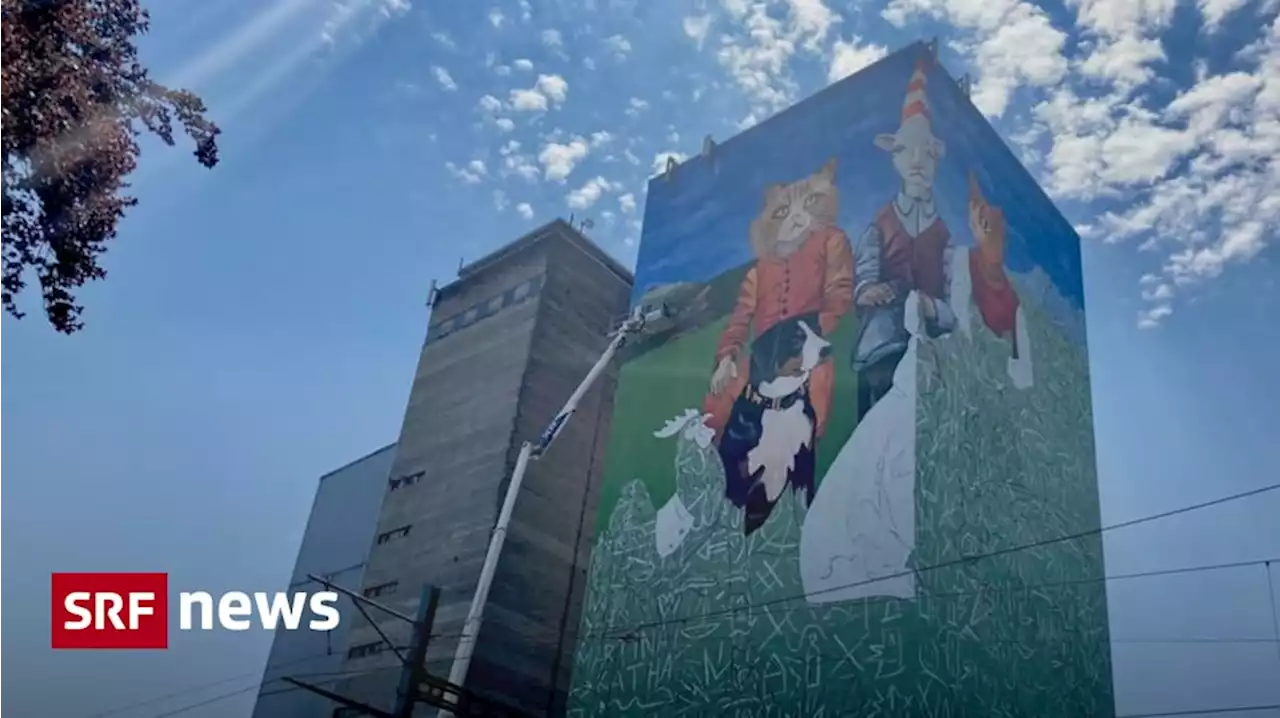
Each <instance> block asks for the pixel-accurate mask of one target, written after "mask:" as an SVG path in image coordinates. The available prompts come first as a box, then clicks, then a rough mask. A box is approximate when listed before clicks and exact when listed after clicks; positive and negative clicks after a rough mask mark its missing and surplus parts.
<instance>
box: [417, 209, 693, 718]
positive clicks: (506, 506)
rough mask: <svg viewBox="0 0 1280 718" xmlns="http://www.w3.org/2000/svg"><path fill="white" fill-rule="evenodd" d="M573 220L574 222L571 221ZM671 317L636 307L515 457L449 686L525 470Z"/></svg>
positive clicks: (480, 613) (462, 673) (476, 623)
mask: <svg viewBox="0 0 1280 718" xmlns="http://www.w3.org/2000/svg"><path fill="white" fill-rule="evenodd" d="M570 221H572V219H571V220H570ZM670 318H671V312H670V311H669V310H668V309H667V307H666V306H665V305H662V306H659V307H657V308H654V309H646V308H644V307H636V308H635V310H634V311H633V312H632V313H631V315H630V316H629V317H627V318H626V319H625V320H623V322H622V325H621V326H620V327H618V329H617V331H615V332H614V334H613V339H612V340H611V341H610V342H609V346H608V347H606V348H605V350H604V353H603V354H601V355H600V358H599V359H597V360H596V363H595V365H594V366H592V367H591V370H590V371H589V372H587V376H586V377H585V378H584V379H583V380H582V382H581V383H580V384H578V388H577V389H575V390H574V392H573V394H572V395H571V396H570V397H569V400H568V401H566V402H565V404H564V408H562V409H561V410H560V413H558V414H556V415H555V418H553V419H552V420H551V423H550V424H548V425H547V428H546V429H545V430H544V431H543V432H542V434H541V435H540V436H539V437H538V441H537V443H536V444H534V443H531V442H528V441H526V442H524V444H523V445H521V447H520V454H519V456H518V457H517V458H516V466H515V470H514V471H513V472H512V474H511V481H510V483H508V484H507V494H506V496H504V497H503V500H502V510H501V511H500V512H499V513H498V521H497V523H496V524H495V525H494V527H493V534H492V536H491V537H490V539H489V550H488V552H487V553H486V554H485V557H484V565H483V566H482V567H481V568H480V580H479V581H478V582H477V583H476V592H475V595H474V596H473V597H472V599H471V608H470V609H469V610H468V611H467V618H466V621H465V622H464V623H463V624H462V636H461V637H460V638H459V640H458V649H457V652H456V653H455V654H454V658H453V666H452V667H451V668H450V669H449V681H448V682H449V683H450V684H452V685H455V686H459V687H461V686H463V685H465V684H466V681H467V671H468V669H469V668H470V667H471V657H472V655H473V653H474V652H475V645H476V639H477V637H478V636H479V633H480V625H481V623H482V622H483V621H484V608H485V603H486V602H487V601H488V600H489V587H490V586H491V585H492V584H493V575H494V573H495V572H496V571H497V568H498V558H499V556H501V554H502V545H503V543H504V542H505V541H506V538H507V526H508V525H509V524H510V523H511V514H512V512H514V511H515V505H516V497H517V496H518V495H519V493H520V486H521V484H523V483H524V475H525V471H527V470H528V468H529V462H530V461H531V460H535V459H538V458H541V457H542V455H543V454H545V453H546V451H547V448H548V447H550V446H551V442H553V441H555V439H556V437H557V436H559V435H560V432H561V430H563V429H564V425H565V424H566V423H567V422H568V421H569V417H571V416H573V413H574V412H575V411H577V409H578V402H580V401H582V397H583V396H585V395H586V393H587V391H588V390H589V389H591V385H592V384H594V383H595V381H596V379H597V378H599V377H600V374H602V373H603V372H604V370H605V368H606V367H607V366H608V365H609V362H610V361H612V360H613V357H614V355H615V354H617V353H618V350H619V349H621V348H622V346H623V344H625V343H626V341H627V339H628V338H630V337H631V336H633V335H637V334H640V333H642V332H644V331H646V330H652V329H654V328H660V327H662V326H663V325H665V323H666V322H667V320H669V319H670ZM460 715H462V714H460V713H459V712H458V711H457V709H455V708H453V707H452V706H446V710H442V711H440V716H441V718H448V717H449V716H460Z"/></svg>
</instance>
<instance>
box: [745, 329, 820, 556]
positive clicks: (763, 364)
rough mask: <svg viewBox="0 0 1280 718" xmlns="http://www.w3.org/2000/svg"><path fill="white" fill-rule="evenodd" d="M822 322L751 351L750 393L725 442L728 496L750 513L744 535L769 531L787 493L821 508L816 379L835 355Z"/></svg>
mask: <svg viewBox="0 0 1280 718" xmlns="http://www.w3.org/2000/svg"><path fill="white" fill-rule="evenodd" d="M817 326H818V315H817V314H816V313H814V314H807V315H801V316H798V317H792V318H790V319H786V320H783V321H781V322H779V323H778V324H776V325H774V326H773V327H771V328H770V329H769V330H768V331H765V332H763V333H761V334H760V336H758V337H756V339H755V341H753V342H752V343H751V369H750V375H749V376H748V381H747V386H746V387H745V388H744V389H743V391H742V394H741V395H740V396H738V398H737V399H735V400H734V403H733V409H732V410H731V411H730V413H729V421H728V423H727V424H725V427H724V433H723V435H722V436H721V439H720V459H721V460H722V461H723V462H724V474H725V495H726V496H727V497H728V498H729V500H730V501H732V502H733V504H734V505H735V506H737V507H739V508H742V509H744V510H745V512H746V516H745V517H744V520H743V531H744V532H745V533H746V534H748V535H750V534H751V533H752V532H753V531H755V530H756V529H758V528H760V527H761V526H763V525H764V522H765V521H766V520H767V519H768V518H769V514H771V513H772V512H773V507H774V504H776V503H777V501H778V498H779V497H780V496H781V495H782V491H783V490H784V489H785V488H786V487H787V485H788V484H790V485H791V489H792V491H801V490H803V491H804V493H805V506H808V505H809V503H810V502H811V501H813V492H814V432H815V430H816V428H817V427H816V417H815V415H814V411H813V404H812V402H811V401H810V398H809V375H810V373H811V372H812V371H813V370H814V368H816V367H817V366H818V364H819V363H820V362H821V361H822V360H823V359H824V358H825V357H826V356H827V354H828V353H829V352H830V350H831V343H830V342H828V341H827V340H825V339H823V338H822V337H821V336H820V335H819V334H818V333H817V332H816V331H815V327H817Z"/></svg>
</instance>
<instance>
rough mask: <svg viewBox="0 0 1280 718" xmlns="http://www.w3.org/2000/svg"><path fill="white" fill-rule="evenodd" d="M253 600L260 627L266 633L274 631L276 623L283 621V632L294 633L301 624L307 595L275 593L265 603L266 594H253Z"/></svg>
mask: <svg viewBox="0 0 1280 718" xmlns="http://www.w3.org/2000/svg"><path fill="white" fill-rule="evenodd" d="M253 600H254V601H255V602H256V603H257V604H258V614H259V615H260V616H261V618H262V627H263V628H265V629H267V630H268V631H274V630H276V623H278V622H279V620H280V619H281V618H283V619H284V627H285V630H288V631H296V630H298V624H300V623H302V612H303V610H305V608H306V605H307V594H305V593H295V594H293V596H290V595H289V594H287V593H277V594H276V595H275V596H273V597H272V598H271V601H270V603H268V602H267V594H265V593H255V594H253Z"/></svg>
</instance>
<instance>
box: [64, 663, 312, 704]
mask: <svg viewBox="0 0 1280 718" xmlns="http://www.w3.org/2000/svg"><path fill="white" fill-rule="evenodd" d="M328 655H330V654H328V653H317V654H315V655H313V656H304V657H302V658H295V659H293V660H289V661H283V662H281V663H276V664H274V665H273V664H268V665H266V666H264V667H263V668H262V670H258V671H249V672H247V673H240V674H237V675H234V676H227V677H226V678H222V679H219V680H216V681H213V682H210V683H202V684H200V685H196V686H188V687H187V688H183V689H180V690H176V691H172V692H170V693H165V694H164V695H159V696H155V697H153V698H147V699H145V700H141V701H137V702H135V703H129V704H127V705H123V706H117V707H115V708H112V709H110V710H105V711H102V712H100V713H94V714H93V715H90V716H86V717H85V718H104V716H109V715H115V714H116V713H123V712H124V711H127V710H132V709H134V708H143V707H145V706H149V705H152V704H154V703H162V702H164V701H166V700H168V699H170V698H177V697H179V696H184V695H186V694H188V693H196V692H198V691H202V690H207V689H209V688H215V687H217V686H221V685H224V684H226V683H232V682H235V681H241V680H244V679H246V678H254V677H256V676H264V675H266V672H267V671H269V670H272V669H276V668H284V667H285V666H293V665H297V664H299V663H304V662H306V661H314V660H316V659H318V658H325V657H326V656H328ZM255 685H256V684H255Z"/></svg>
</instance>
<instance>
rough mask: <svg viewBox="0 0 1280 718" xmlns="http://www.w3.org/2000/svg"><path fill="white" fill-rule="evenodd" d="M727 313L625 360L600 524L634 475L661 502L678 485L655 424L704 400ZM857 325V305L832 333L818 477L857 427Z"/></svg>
mask: <svg viewBox="0 0 1280 718" xmlns="http://www.w3.org/2000/svg"><path fill="white" fill-rule="evenodd" d="M738 276H740V274H739V275H738ZM727 321H728V317H723V318H721V319H720V320H718V321H716V322H715V323H713V324H711V325H709V326H706V327H703V328H702V329H699V330H698V331H696V332H692V333H690V334H687V335H685V336H682V337H680V338H678V339H676V340H674V341H671V342H668V343H666V344H664V345H662V346H660V347H658V348H656V349H653V350H651V351H649V352H646V353H645V354H642V355H640V356H638V357H636V358H634V359H632V360H630V361H628V362H627V363H626V364H624V365H623V366H622V369H621V371H620V374H619V380H618V389H617V392H616V394H615V399H614V402H615V403H614V407H615V408H614V412H613V429H612V435H611V436H610V439H609V448H608V453H607V458H606V460H605V472H604V480H603V482H602V488H601V496H600V513H599V517H600V518H599V520H598V524H599V525H601V526H603V525H604V523H605V521H606V519H607V517H608V516H609V514H610V513H611V512H612V510H613V506H614V505H615V504H616V503H617V500H618V496H619V494H620V492H621V490H622V487H623V485H625V484H626V483H627V482H628V481H630V480H632V479H640V480H642V481H644V482H645V484H646V486H647V487H648V490H649V495H650V497H652V499H653V501H654V502H655V503H656V504H658V505H661V504H662V502H664V501H666V500H667V499H668V498H669V497H670V496H671V494H672V493H673V492H674V491H675V474H674V470H673V461H674V459H675V444H674V442H671V441H669V440H664V439H656V438H654V436H653V432H655V431H657V430H658V429H661V428H662V425H663V423H665V422H666V421H667V420H668V419H671V418H673V417H675V416H676V415H678V414H680V413H681V412H683V411H684V410H685V409H690V408H697V409H701V408H702V402H703V399H704V398H705V397H706V393H707V387H708V383H709V382H710V380H711V369H712V361H713V357H714V356H715V349H716V344H717V343H718V342H719V339H720V332H721V331H723V329H724V325H725V322H727ZM855 326H856V321H855V320H854V319H853V318H852V313H850V314H849V315H846V317H845V319H844V321H842V322H841V323H840V326H839V327H837V329H836V331H835V333H834V334H833V335H832V336H831V337H828V339H829V340H830V341H831V348H832V353H831V361H833V362H835V366H836V386H835V390H834V396H833V397H832V411H831V418H830V419H829V421H828V426H827V434H826V436H825V437H823V439H822V442H821V444H819V446H818V470H817V472H816V475H817V476H818V477H821V476H822V475H823V474H824V473H826V468H827V466H828V465H829V464H830V463H831V461H832V460H833V459H834V458H835V456H836V454H837V453H838V452H839V451H840V447H841V446H843V445H844V442H845V439H847V438H848V437H849V434H850V433H851V432H852V431H853V422H854V418H855V417H856V416H857V414H856V412H855V411H854V409H855V406H854V404H855V403H856V400H857V391H856V386H855V378H854V374H853V370H852V369H850V368H849V356H850V353H851V351H852V348H853V336H854V329H855Z"/></svg>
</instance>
